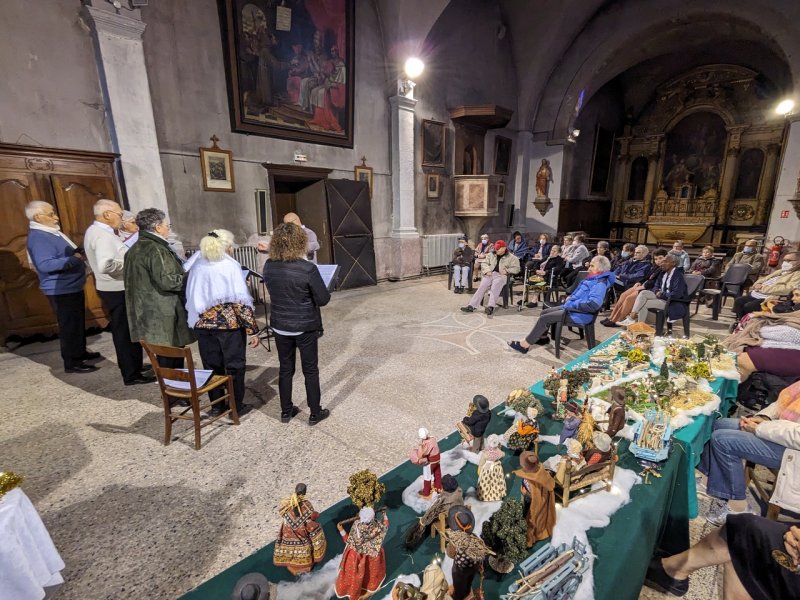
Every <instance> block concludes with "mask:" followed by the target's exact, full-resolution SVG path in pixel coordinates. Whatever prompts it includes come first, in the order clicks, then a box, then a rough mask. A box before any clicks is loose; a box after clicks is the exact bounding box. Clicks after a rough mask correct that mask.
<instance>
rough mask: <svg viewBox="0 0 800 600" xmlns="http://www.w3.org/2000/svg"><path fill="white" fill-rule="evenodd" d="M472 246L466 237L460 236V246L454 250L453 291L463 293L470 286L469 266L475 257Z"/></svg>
mask: <svg viewBox="0 0 800 600" xmlns="http://www.w3.org/2000/svg"><path fill="white" fill-rule="evenodd" d="M474 254H475V253H474V252H473V251H472V248H470V247H469V245H468V244H467V238H466V237H460V238H458V246H457V247H456V249H455V250H453V260H452V262H453V293H454V294H463V293H464V290H465V289H466V288H467V287H468V286H469V268H470V266H471V265H472V261H473V258H474Z"/></svg>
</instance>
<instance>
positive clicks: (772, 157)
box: [754, 144, 781, 225]
mask: <svg viewBox="0 0 800 600" xmlns="http://www.w3.org/2000/svg"><path fill="white" fill-rule="evenodd" d="M780 154H781V145H780V144H769V145H768V146H767V156H766V158H765V160H764V177H763V179H762V180H761V186H760V187H759V188H758V203H757V204H756V218H755V221H754V224H755V225H765V224H766V222H767V209H768V208H769V201H770V200H771V199H772V194H773V192H774V188H775V179H776V178H777V176H778V158H779V157H780Z"/></svg>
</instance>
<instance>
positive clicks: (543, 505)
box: [514, 451, 556, 548]
mask: <svg viewBox="0 0 800 600" xmlns="http://www.w3.org/2000/svg"><path fill="white" fill-rule="evenodd" d="M519 464H520V467H522V468H521V469H518V470H516V471H514V475H516V476H517V477H520V478H521V479H522V486H521V491H522V498H523V500H524V502H525V505H526V507H527V510H526V512H525V521H526V522H527V524H528V533H527V536H526V537H527V540H526V541H527V546H528V548H530V547H532V546H533V545H534V544H535V543H536V542H538V541H540V540H544V539H547V538H549V537H550V536H552V535H553V527H555V524H556V496H555V492H554V489H555V485H556V484H555V481H553V477H552V476H551V475H550V473H548V472H547V471H546V470H545V469H544V467H542V465H540V464H539V457H538V456H537V455H536V453H535V452H530V451H525V452H523V453H522V454H521V455H520V457H519Z"/></svg>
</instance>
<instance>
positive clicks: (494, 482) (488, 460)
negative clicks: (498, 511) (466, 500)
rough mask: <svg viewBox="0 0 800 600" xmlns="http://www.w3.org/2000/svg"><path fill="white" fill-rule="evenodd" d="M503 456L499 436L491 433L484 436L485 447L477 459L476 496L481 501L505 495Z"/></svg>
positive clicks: (494, 499) (501, 497)
mask: <svg viewBox="0 0 800 600" xmlns="http://www.w3.org/2000/svg"><path fill="white" fill-rule="evenodd" d="M503 456H505V454H504V452H503V450H502V449H501V448H500V436H499V435H497V434H494V433H493V434H492V435H490V436H489V437H487V438H486V448H484V449H483V452H481V455H480V459H479V461H478V487H477V496H478V500H480V501H481V502H497V501H498V500H502V499H503V498H505V497H506V474H505V472H504V471H503V463H502V462H501V461H502V460H503Z"/></svg>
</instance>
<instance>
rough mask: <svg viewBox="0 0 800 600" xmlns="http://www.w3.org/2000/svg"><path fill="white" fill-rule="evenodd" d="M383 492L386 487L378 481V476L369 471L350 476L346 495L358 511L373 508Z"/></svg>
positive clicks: (365, 470)
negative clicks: (367, 507) (368, 507)
mask: <svg viewBox="0 0 800 600" xmlns="http://www.w3.org/2000/svg"><path fill="white" fill-rule="evenodd" d="M385 491H386V486H385V485H384V484H382V483H381V482H380V481H378V476H377V475H375V473H373V472H372V471H370V470H369V469H364V470H363V471H359V472H358V473H353V474H352V475H350V485H348V486H347V494H348V495H349V496H350V500H352V501H353V504H355V505H356V506H357V507H358V508H359V509H361V508H364V507H365V506H375V505H376V504H377V503H378V500H380V499H381V496H383V494H384V492H385Z"/></svg>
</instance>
